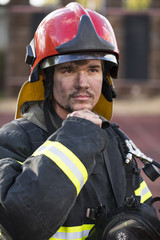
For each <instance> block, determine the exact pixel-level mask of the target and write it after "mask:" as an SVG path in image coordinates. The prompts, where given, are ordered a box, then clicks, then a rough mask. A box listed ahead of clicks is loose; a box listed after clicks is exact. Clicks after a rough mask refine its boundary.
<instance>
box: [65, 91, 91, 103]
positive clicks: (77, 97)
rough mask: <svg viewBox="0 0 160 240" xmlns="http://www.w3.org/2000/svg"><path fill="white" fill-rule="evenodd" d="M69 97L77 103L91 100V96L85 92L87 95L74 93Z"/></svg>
mask: <svg viewBox="0 0 160 240" xmlns="http://www.w3.org/2000/svg"><path fill="white" fill-rule="evenodd" d="M70 97H71V98H73V99H75V100H77V101H87V100H88V99H90V98H92V97H93V96H92V94H91V93H89V92H87V93H79V92H76V93H73V94H71V96H70Z"/></svg>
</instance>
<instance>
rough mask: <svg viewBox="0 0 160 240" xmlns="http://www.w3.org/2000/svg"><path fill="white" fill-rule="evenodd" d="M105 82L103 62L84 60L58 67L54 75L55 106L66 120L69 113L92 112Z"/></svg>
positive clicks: (55, 68)
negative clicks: (83, 110)
mask: <svg viewBox="0 0 160 240" xmlns="http://www.w3.org/2000/svg"><path fill="white" fill-rule="evenodd" d="M102 81H103V72H102V62H101V60H82V61H75V62H68V63H62V64H59V65H56V66H55V67H54V75H53V98H54V102H53V106H54V109H55V111H56V112H57V114H58V115H59V116H60V117H61V118H62V119H65V118H66V116H67V114H68V113H71V112H73V111H77V110H81V109H89V110H92V109H93V108H94V106H95V105H96V103H97V102H98V100H99V97H100V94H101V89H102Z"/></svg>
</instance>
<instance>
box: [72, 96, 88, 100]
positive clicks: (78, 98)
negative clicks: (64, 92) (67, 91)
mask: <svg viewBox="0 0 160 240" xmlns="http://www.w3.org/2000/svg"><path fill="white" fill-rule="evenodd" d="M73 98H74V99H76V100H77V101H86V100H88V99H89V98H90V96H88V95H77V96H76V97H73Z"/></svg>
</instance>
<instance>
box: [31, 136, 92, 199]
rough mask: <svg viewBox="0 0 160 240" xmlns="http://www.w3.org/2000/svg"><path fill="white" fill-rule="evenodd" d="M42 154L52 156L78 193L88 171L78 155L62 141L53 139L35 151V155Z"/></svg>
mask: <svg viewBox="0 0 160 240" xmlns="http://www.w3.org/2000/svg"><path fill="white" fill-rule="evenodd" d="M41 154H44V155H45V156H47V157H48V158H50V159H51V160H52V161H54V162H55V164H57V165H58V167H59V168H61V170H62V171H63V172H64V173H65V174H66V175H67V176H68V178H69V179H70V180H71V181H72V183H73V184H74V185H75V187H76V189H77V194H78V193H79V192H80V190H81V188H82V187H83V185H84V183H85V182H86V181H87V178H88V173H87V170H86V168H85V166H84V165H83V163H82V162H81V161H80V160H79V159H78V158H77V156H76V155H75V154H74V153H72V152H71V151H70V150H69V149H68V148H66V147H65V146H64V145H62V144H61V143H59V142H52V141H46V142H45V143H44V144H43V145H42V146H40V147H39V148H38V149H37V150H36V152H34V153H33V156H37V155H41Z"/></svg>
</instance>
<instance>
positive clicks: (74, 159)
mask: <svg viewBox="0 0 160 240" xmlns="http://www.w3.org/2000/svg"><path fill="white" fill-rule="evenodd" d="M51 143H52V144H53V145H54V146H55V147H56V148H58V149H59V150H60V151H62V152H64V153H65V154H66V156H68V158H70V159H72V162H73V163H74V164H75V165H76V166H77V167H78V169H79V170H80V171H81V173H82V174H83V178H84V182H86V181H87V179H88V173H87V170H86V168H85V167H84V165H83V164H82V162H81V161H80V160H79V158H77V156H76V155H75V154H74V153H73V152H71V151H70V150H69V149H68V148H66V147H65V146H64V145H62V144H61V143H59V142H51Z"/></svg>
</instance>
